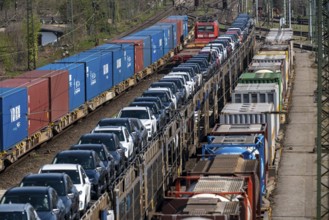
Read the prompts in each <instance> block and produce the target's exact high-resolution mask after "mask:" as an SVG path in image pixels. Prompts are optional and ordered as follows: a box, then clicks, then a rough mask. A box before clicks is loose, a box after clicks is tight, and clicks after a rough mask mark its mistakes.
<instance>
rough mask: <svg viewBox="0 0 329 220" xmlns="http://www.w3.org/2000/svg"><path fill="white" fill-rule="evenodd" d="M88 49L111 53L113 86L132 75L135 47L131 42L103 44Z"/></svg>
mask: <svg viewBox="0 0 329 220" xmlns="http://www.w3.org/2000/svg"><path fill="white" fill-rule="evenodd" d="M90 51H103V52H104V51H106V52H109V53H111V54H112V60H111V62H112V70H113V71H112V72H113V74H112V82H113V86H115V85H118V84H119V83H120V82H122V81H124V80H127V79H128V78H129V77H132V76H133V75H134V66H135V49H134V45H133V44H103V45H101V46H98V47H95V48H93V49H91V50H90Z"/></svg>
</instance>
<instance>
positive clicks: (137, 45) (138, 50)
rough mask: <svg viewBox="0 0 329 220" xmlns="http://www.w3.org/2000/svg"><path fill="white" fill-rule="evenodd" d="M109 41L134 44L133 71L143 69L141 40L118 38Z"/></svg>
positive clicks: (136, 71)
mask: <svg viewBox="0 0 329 220" xmlns="http://www.w3.org/2000/svg"><path fill="white" fill-rule="evenodd" d="M111 43H128V44H132V45H133V46H134V55H135V58H134V60H135V67H134V73H138V72H139V71H142V70H143V69H144V47H143V44H144V42H143V40H137V39H136V40H128V39H127V40H124V39H118V40H113V41H111Z"/></svg>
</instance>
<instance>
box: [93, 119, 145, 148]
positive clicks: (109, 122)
mask: <svg viewBox="0 0 329 220" xmlns="http://www.w3.org/2000/svg"><path fill="white" fill-rule="evenodd" d="M97 126H100V127H102V126H125V127H126V128H127V129H128V132H129V133H130V134H131V136H132V137H133V141H134V146H139V147H140V146H141V143H142V139H141V136H140V134H139V133H138V130H136V129H135V127H134V125H133V123H132V122H131V119H130V118H103V119H101V120H100V121H99V122H98V124H97Z"/></svg>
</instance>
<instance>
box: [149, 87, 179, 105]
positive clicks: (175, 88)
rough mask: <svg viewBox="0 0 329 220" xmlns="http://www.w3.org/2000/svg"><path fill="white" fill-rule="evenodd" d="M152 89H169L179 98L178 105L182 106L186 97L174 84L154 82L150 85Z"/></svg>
mask: <svg viewBox="0 0 329 220" xmlns="http://www.w3.org/2000/svg"><path fill="white" fill-rule="evenodd" d="M150 88H169V89H170V90H171V92H172V93H173V94H174V95H175V96H176V98H177V105H178V106H181V105H182V103H183V99H184V96H182V94H181V93H180V92H179V90H178V88H177V86H176V84H175V83H174V82H161V81H159V82H154V83H152V84H151V85H150Z"/></svg>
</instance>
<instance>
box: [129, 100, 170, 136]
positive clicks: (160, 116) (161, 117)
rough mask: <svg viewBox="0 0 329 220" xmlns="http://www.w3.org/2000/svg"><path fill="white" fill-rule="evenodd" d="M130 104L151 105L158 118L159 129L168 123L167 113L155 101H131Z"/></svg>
mask: <svg viewBox="0 0 329 220" xmlns="http://www.w3.org/2000/svg"><path fill="white" fill-rule="evenodd" d="M129 106H143V107H149V108H150V109H151V111H152V112H153V114H154V116H155V117H156V120H157V131H159V130H160V128H162V127H164V126H165V125H166V115H165V113H164V112H163V111H161V110H160V109H159V107H158V106H157V104H156V103H155V102H131V103H130V104H129Z"/></svg>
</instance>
